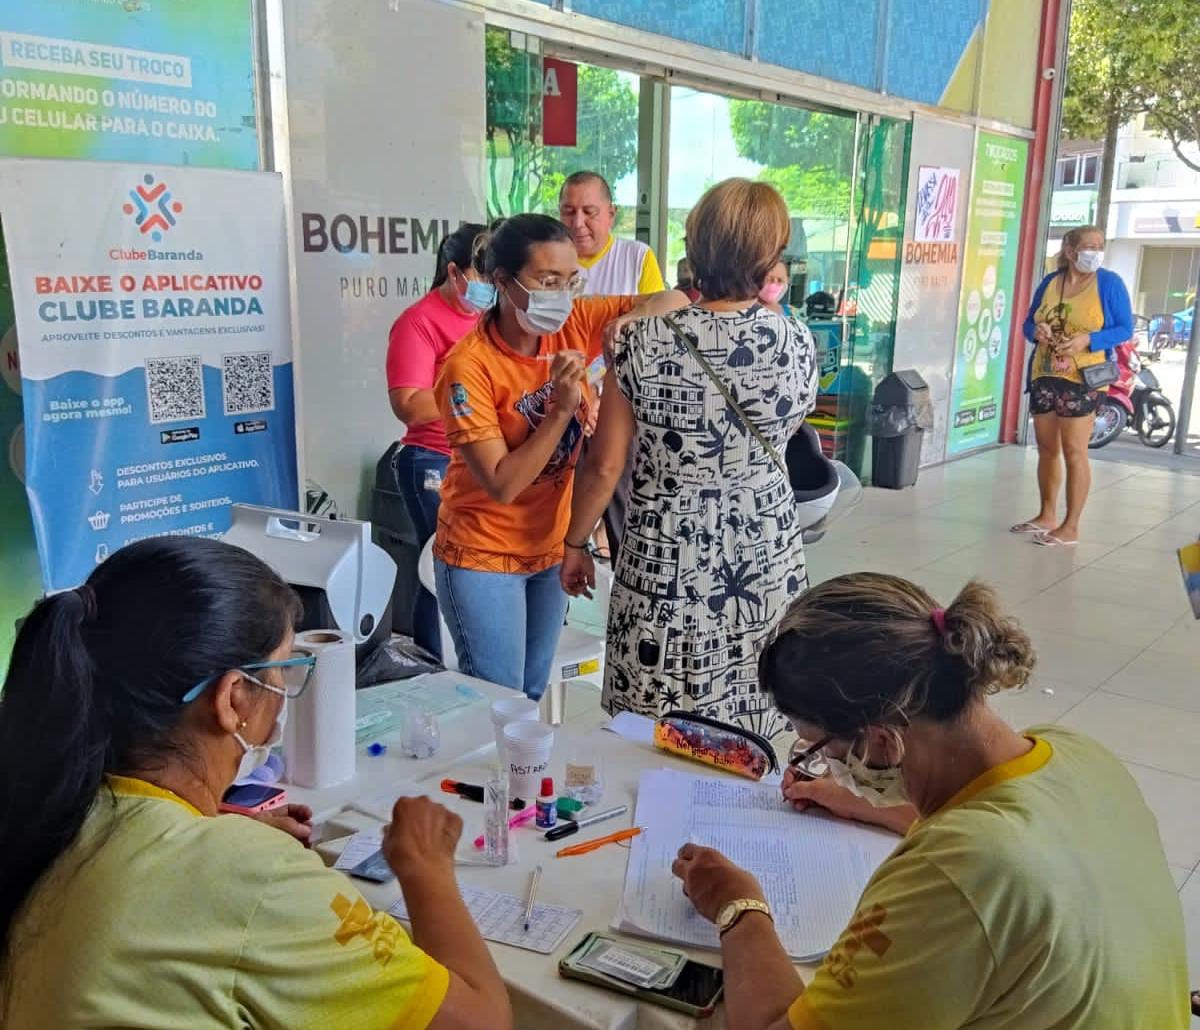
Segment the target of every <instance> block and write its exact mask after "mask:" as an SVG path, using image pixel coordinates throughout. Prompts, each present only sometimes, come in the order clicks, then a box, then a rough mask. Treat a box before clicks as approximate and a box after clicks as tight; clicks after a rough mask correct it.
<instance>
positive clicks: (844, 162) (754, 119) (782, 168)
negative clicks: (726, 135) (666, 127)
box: [729, 100, 854, 218]
mask: <svg viewBox="0 0 1200 1030" xmlns="http://www.w3.org/2000/svg"><path fill="white" fill-rule="evenodd" d="M729 130H730V132H731V133H732V135H733V141H734V145H735V146H736V147H737V152H738V154H739V155H741V156H742V157H745V158H748V159H749V160H751V161H755V162H757V163H758V164H761V165H765V166H766V167H764V168H763V170H762V171H761V172H760V173H759V178H760V179H761V180H762V181H764V182H769V183H770V184H771V185H772V186H774V187H775V188H776V189H777V190H779V192H780V193H781V194H782V195H783V199H784V200H785V201H786V202H787V206H788V210H789V211H791V212H793V213H795V214H798V215H800V216H802V217H803V216H807V217H818V218H819V217H822V216H824V217H836V218H845V217H846V216H847V215H848V214H849V211H850V176H851V174H852V171H853V168H854V119H853V118H846V117H842V116H840V115H833V114H825V113H823V112H820V111H805V110H802V109H800V108H795V107H786V106H784V105H782V104H768V103H765V102H763V101H761V100H732V101H730V103H729Z"/></svg>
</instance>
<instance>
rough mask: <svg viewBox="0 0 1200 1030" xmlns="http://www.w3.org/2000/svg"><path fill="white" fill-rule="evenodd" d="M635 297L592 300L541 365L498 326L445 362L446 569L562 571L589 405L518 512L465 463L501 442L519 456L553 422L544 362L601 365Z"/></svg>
mask: <svg viewBox="0 0 1200 1030" xmlns="http://www.w3.org/2000/svg"><path fill="white" fill-rule="evenodd" d="M636 300H637V298H636V297H584V298H581V299H579V300H577V301H575V304H574V307H573V308H572V309H571V315H570V317H569V318H568V319H567V322H566V325H564V326H563V327H562V329H560V330H559V331H558V332H557V333H554V334H552V335H549V336H542V337H540V338H539V340H538V353H537V355H536V356H532V357H526V356H524V355H522V354H518V353H516V351H514V350H513V349H512V348H511V347H509V346H508V345H507V344H506V343H505V342H504V340H503V339H501V337H500V334H499V332H498V331H497V330H496V328H495V327H494V326H493V325H492V324H491V321H490V320H484V321H481V322H480V323H479V325H478V326H476V328H475V329H473V330H472V331H471V332H470V333H468V334H467V335H466V336H464V337H463V338H462V339H461V340H459V342H458V343H457V344H455V345H454V349H453V350H451V351H450V354H449V356H448V357H447V358H446V363H445V364H444V365H443V366H442V371H441V374H440V375H439V376H438V381H437V385H436V386H435V387H434V395H435V397H436V398H437V403H438V408H439V409H440V410H441V412H442V419H443V421H444V422H445V424H446V435H447V437H448V438H449V440H450V449H451V458H450V468H449V469H448V470H447V472H446V476H445V478H444V480H443V481H442V502H441V508H440V509H439V511H438V528H437V541H436V543H435V544H434V550H433V553H434V554H435V555H436V556H437V557H438V558H440V559H441V560H442V561H444V562H445V563H446V564H447V565H453V566H455V567H457V568H466V569H477V570H479V571H482V572H509V573H534V572H541V571H542V570H543V569H548V568H550V567H551V566H552V565H557V564H558V563H559V562H560V561H562V552H563V537H564V536H565V535H566V532H567V524H568V522H569V521H570V518H571V486H572V483H573V481H574V476H575V462H576V461H577V460H578V458H579V450H580V445H581V443H582V441H583V427H584V423H585V422H586V420H587V413H588V406H589V404H590V403H591V390H590V388H589V387H588V385H587V383H586V382H585V383H584V389H583V401H582V402H581V404H580V406H579V411H578V412H577V413H576V416H575V418H574V420H572V421H571V422H570V423H569V424H568V425H567V429H566V431H565V432H564V433H563V436H562V440H560V441H559V444H558V447H557V448H556V449H555V451H554V454H553V455H552V456H551V458H550V460H549V462H547V464H546V467H545V468H544V469H543V470H542V472H541V473H540V474H539V475H538V477H537V479H535V480H534V481H533V483H531V484H530V485H529V486H528V487H526V488H525V490H524V491H523V492H522V493H521V495H520V496H519V497H518V498H517V499H516V500H515V501H513V503H512V504H501V503H500V502H498V501H494V500H492V498H491V497H490V496H489V495H488V492H487V491H486V490H485V489H484V488H483V486H482V484H480V482H479V481H478V480H477V479H476V478H475V476H474V474H473V473H472V472H471V470H470V468H469V467H468V466H467V463H466V461H465V460H464V459H463V456H462V451H461V448H462V445H463V444H468V443H477V442H479V441H480V440H497V439H501V440H503V441H504V443H505V444H506V445H507V447H508V449H509V450H510V451H513V450H516V449H517V448H518V447H520V446H521V444H523V443H524V442H525V441H526V440H527V439H528V438H529V436H530V434H532V433H533V432H534V430H535V429H536V428H537V427H538V425H539V424H540V423H541V421H542V419H543V418H545V415H546V400H547V398H548V397H549V396H550V394H551V387H550V362H548V361H547V360H546V355H548V354H555V353H557V352H558V351H564V350H578V351H582V352H583V353H584V354H586V355H587V360H588V362H589V363H590V362H591V361H593V360H594V359H595V358H596V357H597V356H599V354H600V351H601V346H602V341H601V333H602V330H603V329H604V327H605V326H606V325H607V324H608V323H609V322H611V321H612V320H613V319H614V318H617V317H618V316H619V315H623V314H625V313H626V312H627V311H629V310H630V308H632V307H633V305H634V302H635V301H636Z"/></svg>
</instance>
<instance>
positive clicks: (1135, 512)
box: [808, 447, 1200, 1027]
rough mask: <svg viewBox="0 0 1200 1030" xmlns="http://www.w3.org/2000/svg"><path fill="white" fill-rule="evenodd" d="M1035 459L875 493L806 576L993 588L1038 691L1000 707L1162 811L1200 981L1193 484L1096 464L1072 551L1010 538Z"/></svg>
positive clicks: (1033, 495) (816, 556)
mask: <svg viewBox="0 0 1200 1030" xmlns="http://www.w3.org/2000/svg"><path fill="white" fill-rule="evenodd" d="M1184 460H1190V462H1191V463H1192V464H1200V462H1197V461H1196V460H1195V459H1184ZM1035 466H1036V455H1035V453H1034V452H1033V451H1032V450H1026V449H1022V448H1017V447H1005V448H1001V449H998V450H994V451H989V452H988V453H986V454H982V455H978V456H976V457H973V458H969V459H966V460H964V461H960V462H955V463H952V464H949V465H945V466H942V467H940V468H935V469H929V470H926V471H924V472H922V473H921V476H920V479H919V482H918V484H917V486H916V487H915V488H913V489H911V490H904V491H898V492H896V491H884V490H868V491H867V493H866V496H865V497H864V499H863V502H862V504H861V505H860V506H859V508H858V509H857V510H856V511H855V512H853V513H852V514H851V515H849V516H848V517H847V518H846V519H845V520H844V521H843V522H841V523H839V524H837V525H835V526H834V527H833V529H831V531H830V533H829V535H828V537H826V539H825V540H824V541H822V542H821V543H819V544H817V545H815V546H813V547H811V548H810V549H809V552H808V557H809V570H810V574H811V575H812V577H813V579H814V581H819V580H823V579H827V578H829V577H830V576H834V575H837V574H838V573H842V572H850V571H853V570H856V569H876V570H885V571H888V572H895V573H897V574H899V575H904V576H907V577H908V578H910V579H912V580H914V581H915V582H917V583H919V584H921V585H922V586H924V587H925V588H926V589H928V590H929V591H930V592H931V593H932V594H933V595H934V596H935V597H936V598H937V599H938V600H939V601H941V602H942V603H943V604H948V603H949V602H950V601H951V600H952V599H953V597H954V594H955V592H956V591H957V590H958V588H959V587H961V586H962V584H963V583H964V582H965V581H966V580H967V579H968V578H970V577H972V576H977V577H979V578H981V579H984V580H987V581H989V582H990V583H992V584H993V585H994V586H995V587H996V588H997V589H998V591H999V593H1000V595H1001V598H1002V599H1003V600H1004V602H1005V603H1006V604H1007V605H1008V606H1009V608H1010V609H1011V611H1012V612H1013V614H1014V615H1016V616H1017V617H1018V618H1019V619H1020V620H1021V621H1022V623H1023V624H1024V626H1025V628H1026V630H1027V631H1028V632H1029V634H1030V635H1031V636H1032V637H1033V639H1034V643H1035V644H1036V645H1037V647H1038V654H1039V661H1038V669H1037V672H1036V673H1035V677H1034V682H1033V683H1032V684H1031V685H1030V687H1029V688H1027V689H1026V690H1025V691H1023V692H1021V693H1018V694H1013V695H1009V696H1001V697H998V698H996V699H995V702H994V703H995V705H996V707H997V708H998V709H999V710H1000V711H1001V712H1002V713H1003V714H1004V716H1005V717H1006V718H1007V719H1009V721H1010V722H1012V723H1013V724H1014V725H1017V726H1022V727H1023V726H1028V725H1032V724H1035V723H1038V722H1060V723H1062V724H1063V725H1064V726H1070V727H1073V728H1075V729H1078V730H1081V731H1082V732H1085V733H1089V734H1091V735H1092V736H1093V737H1095V738H1096V739H1098V740H1100V741H1102V742H1103V743H1104V744H1106V745H1107V746H1108V747H1110V748H1111V749H1112V750H1113V751H1115V752H1116V753H1117V754H1118V755H1119V756H1120V757H1121V758H1122V759H1124V761H1125V763H1126V764H1127V765H1128V767H1129V769H1130V771H1131V772H1132V773H1133V775H1134V776H1135V777H1136V779H1137V781H1138V783H1139V784H1140V785H1141V787H1142V791H1143V793H1144V794H1145V796H1146V800H1147V802H1148V803H1149V804H1150V807H1151V808H1152V809H1153V810H1154V812H1155V813H1156V815H1157V816H1158V820H1159V826H1160V829H1161V832H1162V836H1163V843H1164V845H1165V847H1166V852H1167V860H1168V861H1169V862H1170V864H1171V869H1172V872H1173V873H1174V874H1175V879H1176V882H1177V883H1178V884H1179V886H1180V898H1181V900H1182V902H1183V907H1184V914H1185V916H1186V919H1187V925H1188V948H1189V955H1190V961H1191V969H1192V981H1193V983H1194V984H1195V986H1197V987H1200V623H1198V622H1197V621H1196V620H1195V619H1193V618H1192V616H1191V614H1190V610H1189V609H1188V606H1187V601H1186V599H1185V596H1184V593H1183V587H1182V583H1181V580H1180V574H1179V565H1178V563H1177V560H1176V558H1175V553H1174V552H1175V549H1176V548H1178V547H1180V546H1181V545H1182V544H1184V543H1187V542H1189V541H1192V540H1195V539H1196V538H1197V536H1200V476H1192V475H1185V474H1183V473H1181V472H1179V471H1170V470H1167V469H1160V468H1146V467H1139V466H1137V465H1132V464H1124V463H1120V464H1119V463H1113V462H1107V461H1106V462H1094V463H1093V466H1092V469H1093V477H1094V484H1093V493H1092V497H1091V500H1090V502H1089V505H1088V509H1087V511H1086V513H1085V515H1084V520H1083V539H1082V542H1081V543H1080V545H1079V547H1078V548H1074V549H1069V550H1068V549H1063V548H1044V547H1036V546H1034V545H1033V543H1032V542H1031V541H1030V539H1029V538H1028V537H1020V536H1014V535H1012V534H1010V533H1008V532H1007V529H1008V527H1009V526H1010V525H1011V524H1012V523H1014V522H1018V521H1021V520H1022V519H1025V518H1029V517H1031V516H1032V515H1033V514H1034V513H1035V511H1036V509H1037V483H1036V480H1035V478H1034V472H1035ZM1193 1023H1194V1025H1196V1026H1198V1027H1200V1019H1196V1020H1193Z"/></svg>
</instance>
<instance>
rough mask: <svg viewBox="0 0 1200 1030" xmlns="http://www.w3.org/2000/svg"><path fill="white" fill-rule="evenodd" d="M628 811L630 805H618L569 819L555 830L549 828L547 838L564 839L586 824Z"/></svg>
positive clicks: (599, 821) (589, 824) (598, 821)
mask: <svg viewBox="0 0 1200 1030" xmlns="http://www.w3.org/2000/svg"><path fill="white" fill-rule="evenodd" d="M628 811H629V806H628V805H618V806H617V807H616V808H610V809H608V811H606V812H597V813H596V814H595V815H589V816H587V817H586V818H584V819H576V820H574V821H570V820H568V821H567V822H564V823H563V824H562V826H556V827H554V829H553V830H547V831H546V840H562V839H563V837H569V836H571V834H573V833H578V832H579V831H580V830H582V829H583V828H584V827H585V826H591V825H592V824H593V823H601V822H603V821H604V820H605V819H612V818H613V817H615V816H618V815H624V814H625V813H626V812H628Z"/></svg>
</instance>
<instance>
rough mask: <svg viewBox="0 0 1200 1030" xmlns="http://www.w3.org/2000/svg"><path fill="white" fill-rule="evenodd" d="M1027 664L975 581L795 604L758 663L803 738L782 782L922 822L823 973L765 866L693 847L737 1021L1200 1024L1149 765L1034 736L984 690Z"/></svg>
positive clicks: (1020, 678)
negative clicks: (781, 911)
mask: <svg viewBox="0 0 1200 1030" xmlns="http://www.w3.org/2000/svg"><path fill="white" fill-rule="evenodd" d="M1033 663H1034V657H1033V651H1032V647H1031V645H1030V642H1029V638H1028V637H1027V636H1026V635H1025V633H1024V632H1023V631H1022V630H1021V629H1020V627H1019V626H1017V624H1016V623H1015V622H1013V621H1012V620H1011V619H1007V618H1005V617H1004V616H1002V615H1001V614H1000V613H999V611H998V609H997V605H996V601H995V596H994V594H993V593H992V592H991V591H990V590H989V589H988V588H986V587H984V586H982V585H981V584H978V583H971V584H968V585H967V586H966V587H965V588H964V589H963V591H962V592H961V593H960V594H959V595H958V597H957V598H956V599H955V601H954V603H953V604H951V605H950V607H949V608H946V609H944V610H943V609H942V608H939V607H938V606H937V604H936V603H935V602H934V600H933V598H931V597H930V596H929V595H928V594H927V593H926V592H925V591H924V590H922V589H920V588H919V587H917V586H915V585H913V584H912V583H909V582H906V581H905V580H903V579H899V578H898V577H895V576H885V575H880V574H876V573H865V572H864V573H855V574H853V575H849V576H841V577H838V578H837V579H833V580H830V581H828V582H826V583H822V584H821V585H820V586H817V587H814V588H813V589H812V590H810V591H809V592H808V593H806V594H805V595H804V596H803V597H802V598H801V599H800V600H798V601H796V602H795V603H794V604H793V606H792V608H791V610H790V611H789V613H788V615H787V616H786V617H785V618H784V620H783V622H782V624H781V625H780V627H779V631H778V635H777V637H776V639H775V640H774V642H773V643H771V644H770V645H769V646H768V648H767V649H766V650H765V651H764V652H763V657H762V662H761V666H760V679H761V684H762V687H763V688H764V689H766V690H769V691H770V692H771V694H772V695H773V696H774V701H775V704H776V705H777V707H778V708H779V710H780V712H781V713H782V714H783V715H785V716H787V717H788V719H789V720H790V721H791V723H792V725H793V727H794V728H795V730H796V732H797V733H798V734H799V738H800V739H799V740H797V742H796V745H795V747H794V749H793V753H792V754H793V759H792V762H791V764H790V768H789V771H788V774H787V775H786V776H785V778H784V785H783V786H784V794H785V796H786V797H787V798H789V799H790V800H791V801H792V803H793V804H794V805H795V806H796V807H798V808H801V809H803V808H806V807H809V806H816V807H820V808H824V809H826V810H827V811H829V812H831V813H833V814H834V815H837V816H841V817H844V818H851V819H859V820H862V821H864V822H874V823H879V824H882V825H885V826H888V827H890V828H892V829H898V830H901V831H905V830H906V831H907V832H906V835H905V838H904V840H903V841H902V842H901V843H900V844H899V846H898V847H897V848H896V850H895V851H894V852H893V853H892V854H891V856H890V857H889V858H887V859H886V860H885V861H884V863H883V865H881V866H880V867H879V869H878V870H877V871H876V873H875V875H874V876H873V877H872V878H871V881H870V882H869V883H868V885H867V887H866V890H865V891H864V892H863V895H862V897H861V899H860V900H859V906H858V911H857V912H856V914H855V915H854V917H853V919H852V920H851V922H850V925H849V926H848V927H847V928H846V929H845V931H843V933H842V935H841V937H840V938H839V939H838V941H837V942H836V944H835V945H834V947H833V948H832V950H831V951H830V952H829V954H828V956H827V957H826V959H825V961H824V963H823V965H822V966H821V967H820V969H819V970H818V971H817V973H816V975H815V976H814V978H813V979H812V981H811V982H810V983H809V984H808V985H807V987H806V986H805V985H804V984H803V983H802V982H801V980H800V977H799V976H798V975H797V974H796V971H795V969H794V968H793V966H792V963H791V961H790V959H789V958H788V956H787V954H786V953H785V952H784V950H783V947H782V945H781V944H780V943H779V939H778V938H777V937H776V935H775V932H774V929H773V927H772V925H771V921H770V915H769V912H765V911H763V909H764V908H765V907H766V906H765V905H764V904H763V901H764V899H763V894H762V890H761V888H760V887H759V885H758V883H757V881H756V880H755V878H754V877H753V876H752V875H751V874H750V873H748V872H746V871H744V870H742V869H739V868H738V867H737V866H735V865H733V864H732V863H731V862H729V860H728V859H726V858H724V856H722V855H721V854H720V853H719V852H717V851H713V850H711V849H709V848H701V847H698V846H696V845H692V844H686V845H684V847H683V848H682V849H681V850H680V853H679V858H678V859H677V860H676V862H675V866H674V869H675V873H676V875H678V876H679V877H680V878H681V879H682V880H683V881H684V889H685V891H686V893H687V895H688V897H689V898H691V900H692V901H693V903H694V904H695V906H696V908H697V909H698V910H699V912H700V913H701V915H704V916H706V917H707V918H709V919H711V920H713V921H714V922H716V923H717V926H718V928H719V929H720V931H721V955H722V959H723V964H724V967H725V1002H726V1006H727V1022H728V1026H729V1027H730V1028H731V1030H750V1028H753V1030H765V1028H769V1030H883V1028H886V1030H951V1028H958V1027H972V1028H980V1030H983V1028H987V1030H1049V1028H1055V1030H1133V1028H1139V1030H1140V1028H1145V1030H1150V1028H1153V1030H1185V1028H1186V1027H1187V1026H1188V1025H1189V1019H1190V1017H1189V1013H1188V983H1187V956H1186V948H1185V944H1184V931H1183V916H1182V913H1181V911H1180V906H1179V899H1178V896H1177V894H1176V891H1175V885H1174V883H1173V882H1172V879H1171V874H1170V871H1169V870H1168V868H1167V862H1166V858H1165V857H1164V855H1163V849H1162V843H1161V841H1160V839H1159V835H1158V827H1157V824H1156V823H1155V820H1154V816H1153V814H1152V813H1151V812H1150V810H1149V809H1148V808H1147V807H1146V804H1145V802H1144V801H1143V800H1142V796H1141V794H1140V793H1139V792H1138V788H1137V785H1136V784H1135V783H1134V780H1133V778H1132V777H1131V776H1130V775H1129V773H1128V772H1127V771H1126V769H1125V768H1124V767H1123V766H1122V765H1121V763H1120V761H1118V760H1117V758H1116V757H1114V756H1113V755H1112V754H1110V753H1109V752H1108V751H1107V750H1105V749H1104V748H1103V747H1101V746H1100V745H1099V744H1097V743H1095V742H1094V741H1092V740H1089V739H1088V738H1087V737H1084V736H1081V735H1080V734H1077V733H1073V732H1071V731H1070V730H1066V729H1062V728H1060V727H1057V726H1045V727H1036V728H1034V729H1030V730H1027V731H1025V732H1024V733H1018V732H1016V731H1014V730H1012V729H1010V728H1009V726H1008V725H1007V724H1006V723H1005V722H1004V721H1003V720H1002V719H1001V718H1000V717H999V716H998V715H997V714H996V713H995V712H993V711H992V710H991V709H990V708H989V707H988V705H987V702H986V697H987V695H989V694H992V693H995V692H997V691H999V690H1004V689H1010V688H1016V687H1020V686H1023V685H1024V684H1025V682H1026V681H1027V680H1028V678H1029V674H1030V671H1031V670H1032V668H1033ZM797 832H803V827H802V826H800V825H798V826H797ZM805 875H807V871H806V870H804V869H797V870H796V876H798V877H803V876H805Z"/></svg>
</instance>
